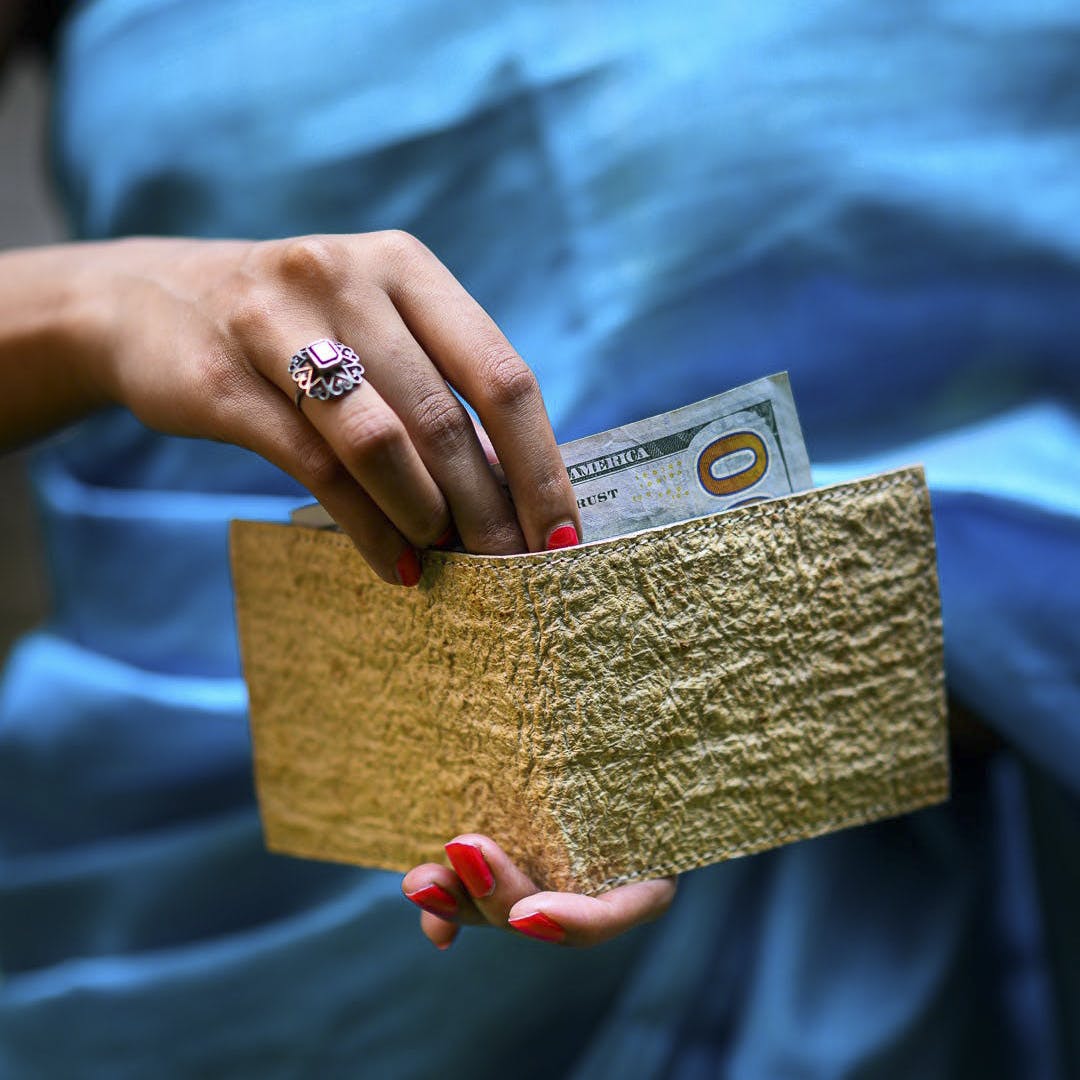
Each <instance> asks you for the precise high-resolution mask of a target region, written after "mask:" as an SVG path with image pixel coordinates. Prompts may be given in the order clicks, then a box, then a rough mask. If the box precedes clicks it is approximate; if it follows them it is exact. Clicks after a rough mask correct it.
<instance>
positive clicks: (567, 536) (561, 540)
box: [547, 525, 578, 551]
mask: <svg viewBox="0 0 1080 1080" xmlns="http://www.w3.org/2000/svg"><path fill="white" fill-rule="evenodd" d="M577 542H578V535H577V529H575V528H574V526H573V525H560V526H559V527H558V528H557V529H552V530H551V535H550V536H548V538H547V549H548V551H555V550H556V548H568V547H577Z"/></svg>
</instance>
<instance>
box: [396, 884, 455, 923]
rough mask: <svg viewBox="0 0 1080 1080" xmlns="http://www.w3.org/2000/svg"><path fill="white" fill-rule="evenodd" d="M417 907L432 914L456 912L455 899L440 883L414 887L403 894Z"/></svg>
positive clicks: (444, 914)
mask: <svg viewBox="0 0 1080 1080" xmlns="http://www.w3.org/2000/svg"><path fill="white" fill-rule="evenodd" d="M405 899H406V900H411V901H412V902H413V903H414V904H415V905H416V906H417V907H422V908H423V909H424V910H425V911H430V912H431V914H432V915H443V916H450V915H454V914H456V913H457V901H456V900H455V899H454V897H453V895H452V894H451V893H448V892H447V891H446V890H445V889H444V888H443V887H442V886H441V885H436V884H435V883H434V882H432V883H431V884H430V885H425V886H424V887H423V888H422V889H414V890H413V891H412V892H407V893H406V894H405Z"/></svg>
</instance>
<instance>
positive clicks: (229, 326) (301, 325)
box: [65, 232, 580, 585]
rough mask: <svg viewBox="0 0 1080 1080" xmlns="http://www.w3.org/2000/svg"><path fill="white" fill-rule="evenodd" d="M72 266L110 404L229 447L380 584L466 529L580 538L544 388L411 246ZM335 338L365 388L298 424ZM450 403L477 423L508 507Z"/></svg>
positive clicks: (481, 542) (262, 250)
mask: <svg viewBox="0 0 1080 1080" xmlns="http://www.w3.org/2000/svg"><path fill="white" fill-rule="evenodd" d="M65 250H67V251H70V252H73V253H75V254H76V256H77V257H76V258H75V259H73V260H71V261H69V263H68V266H69V267H70V268H73V269H71V271H70V272H71V273H72V276H73V278H74V279H75V280H76V281H77V283H78V287H79V290H80V292H79V295H80V297H81V301H80V305H79V310H80V311H81V312H82V313H83V316H84V317H83V321H82V324H81V327H80V328H81V330H82V331H83V333H82V334H81V341H82V342H83V345H82V348H83V349H84V351H87V346H86V342H88V341H89V342H94V343H96V348H94V349H91V350H88V359H87V360H86V366H87V371H88V373H89V376H90V378H91V380H92V381H93V382H94V384H95V386H96V387H98V388H100V390H101V392H102V395H103V396H104V397H105V398H107V399H109V400H113V401H116V402H119V403H121V404H124V405H126V406H127V407H128V408H130V409H131V410H132V411H133V412H134V413H135V414H136V415H137V416H139V418H140V419H142V420H143V421H144V422H145V423H147V424H148V425H150V426H151V427H155V428H157V429H159V430H162V431H166V432H170V433H174V434H181V435H190V436H200V437H207V438H213V439H218V440H225V441H228V442H232V443H237V444H239V445H241V446H245V447H247V448H249V449H251V450H254V451H256V452H257V453H259V454H261V455H262V456H263V457H265V458H267V459H268V460H270V461H271V462H273V463H274V464H275V465H277V466H279V467H280V468H282V469H284V470H285V471H286V472H288V473H290V474H291V475H292V476H293V477H295V478H296V479H297V480H298V481H300V483H301V484H303V485H304V486H305V487H306V488H307V489H308V490H309V491H311V492H312V494H313V495H314V496H315V497H316V498H317V499H318V500H319V501H320V502H321V503H322V504H323V506H325V507H326V509H327V510H328V511H329V512H330V514H331V515H332V516H333V517H334V519H335V520H336V521H337V522H338V523H339V524H340V525H341V527H342V528H343V529H344V530H345V531H346V532H347V533H348V534H349V536H350V537H351V538H352V539H353V541H354V542H355V544H356V546H357V547H358V548H359V549H360V551H361V552H362V554H363V555H364V557H365V558H366V559H367V560H368V562H369V563H370V564H371V566H372V567H373V568H374V569H375V571H376V572H377V573H378V574H379V575H381V576H382V577H383V578H384V579H385V580H387V581H390V582H395V581H396V582H400V583H402V584H406V585H414V584H416V581H417V580H418V579H419V576H420V565H419V560H418V557H417V550H418V549H423V548H426V547H430V546H433V545H436V544H437V543H439V542H440V541H443V542H445V541H446V539H447V538H448V537H449V536H451V535H452V534H453V531H455V530H456V532H457V533H458V535H459V536H460V538H461V541H462V543H463V545H464V547H465V548H466V549H467V550H469V551H473V552H481V553H485V554H509V553H513V552H521V551H526V550H529V551H540V550H544V549H545V547H547V546H548V541H549V538H550V537H551V534H552V533H553V532H555V531H556V530H558V529H562V531H561V532H560V533H558V534H557V537H556V539H557V540H558V539H563V540H564V541H565V538H566V537H568V536H569V531H568V530H567V529H566V528H565V527H566V526H570V528H571V529H572V530H573V536H572V537H570V538H571V539H572V540H575V542H576V537H577V536H579V535H580V521H579V518H578V512H577V504H576V501H575V498H574V494H573V490H572V488H571V487H570V482H569V479H568V477H567V474H566V470H565V468H564V467H563V465H562V461H561V459H560V457H559V454H558V451H557V449H556V445H555V438H554V435H553V434H552V430H551V424H550V422H549V420H548V417H547V413H546V410H545V407H544V403H543V400H542V398H541V394H540V390H539V387H538V385H537V381H536V378H535V377H534V375H533V373H532V372H531V371H530V369H529V368H528V367H527V366H526V364H525V363H524V362H523V361H522V359H521V358H520V357H519V356H518V355H517V354H516V353H515V352H514V350H513V348H512V347H511V345H510V344H509V342H508V341H507V340H506V338H505V337H504V336H503V335H502V333H501V332H500V331H499V329H498V327H497V326H496V325H495V323H494V322H493V321H492V320H491V318H490V317H489V316H488V315H487V314H486V313H485V312H484V311H483V310H482V309H481V307H480V306H479V305H478V304H477V303H476V301H475V300H473V299H472V297H471V296H469V294H468V293H467V292H466V291H465V289H464V288H463V287H462V286H461V285H460V284H459V283H458V282H457V281H456V280H455V279H454V277H453V275H451V274H450V272H449V271H448V270H447V269H446V268H445V267H444V266H443V265H442V264H441V263H440V262H439V261H438V260H437V259H436V258H435V256H434V255H432V254H431V252H430V251H428V250H427V248H425V247H424V246H423V245H422V244H421V243H420V242H419V241H418V240H415V239H414V238H412V237H411V236H408V235H406V234H402V233H396V232H388V233H371V234H364V235H354V236H323V237H301V238H299V239H290V240H280V241H269V242H264V243H251V242H246V241H221V242H218V241H201V240H146V239H139V240H126V241H118V242H112V243H107V244H98V245H74V246H72V247H71V248H68V249H65ZM88 297H89V298H90V299H89V300H88ZM87 312H89V313H90V316H89V318H87V317H86V313H87ZM324 337H328V338H331V339H335V340H339V341H342V342H344V343H345V344H346V345H349V346H350V347H352V348H353V349H354V350H355V351H356V352H357V353H358V354H359V356H360V359H361V362H362V363H363V365H364V367H365V369H366V371H365V376H364V381H363V383H362V384H361V385H360V386H359V387H358V388H357V389H355V390H352V391H350V392H348V393H347V394H345V395H344V396H343V397H341V398H338V399H333V400H330V401H326V402H324V401H317V400H313V399H308V398H305V399H304V400H303V403H302V405H303V411H302V412H300V411H298V410H297V409H296V407H295V404H294V398H295V391H296V386H295V384H294V383H293V381H292V378H291V376H290V374H289V372H288V362H289V359H290V357H291V356H292V355H293V354H294V353H295V352H297V351H298V350H299V349H300V348H301V347H303V346H305V345H307V344H309V343H310V342H312V341H315V340H317V339H319V338H324ZM451 386H453V387H454V388H456V389H457V390H458V392H459V393H460V394H461V395H462V396H463V397H464V398H465V399H466V400H467V401H468V402H469V403H470V404H471V405H472V406H473V408H474V409H475V410H476V412H477V414H478V415H479V417H480V420H481V422H482V425H483V427H484V428H485V429H486V431H487V433H488V435H489V436H490V439H491V443H492V444H493V445H494V450H495V453H496V454H497V455H498V458H499V460H500V462H501V464H502V467H503V470H504V472H505V475H506V478H507V482H508V484H509V487H510V491H511V493H512V496H513V504H511V502H510V500H509V499H508V498H507V496H506V494H505V492H504V491H503V489H502V488H501V486H500V485H499V483H498V482H497V481H496V480H495V478H494V477H493V475H492V472H491V469H490V467H489V465H488V460H487V457H486V455H485V452H484V448H483V447H482V445H481V442H480V439H479V437H478V435H477V432H476V431H475V430H474V427H473V424H472V422H471V420H470V418H469V415H468V413H467V412H466V410H465V409H464V408H463V407H462V405H461V403H460V402H459V401H458V400H457V398H456V397H455V396H454V394H453V393H452V392H451V389H450V387H451Z"/></svg>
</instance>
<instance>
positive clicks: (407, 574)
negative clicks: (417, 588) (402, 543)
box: [396, 548, 420, 589]
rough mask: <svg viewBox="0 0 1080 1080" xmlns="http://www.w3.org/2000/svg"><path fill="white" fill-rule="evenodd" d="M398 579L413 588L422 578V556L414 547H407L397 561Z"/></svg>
mask: <svg viewBox="0 0 1080 1080" xmlns="http://www.w3.org/2000/svg"><path fill="white" fill-rule="evenodd" d="M396 569H397V576H398V581H400V582H401V584H402V585H405V586H406V587H408V588H410V589H411V588H412V587H413V586H414V585H415V584H416V583H417V582H418V581H419V580H420V557H419V556H418V555H417V554H416V552H415V551H413V549H412V548H406V549H405V550H404V551H403V552H402V553H401V556H400V558H399V559H398V561H397V567H396Z"/></svg>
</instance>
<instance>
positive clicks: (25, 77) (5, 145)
mask: <svg viewBox="0 0 1080 1080" xmlns="http://www.w3.org/2000/svg"><path fill="white" fill-rule="evenodd" d="M46 108H47V102H46V98H45V89H44V81H43V79H42V77H41V72H40V70H39V69H38V67H37V65H36V64H35V62H34V61H33V60H31V59H30V58H28V57H15V58H14V59H13V61H12V63H10V64H9V65H8V67H7V69H6V70H4V71H2V72H0V248H9V247H19V246H26V245H28V244H42V243H47V242H49V241H52V240H56V239H58V238H60V237H61V236H62V235H63V229H62V226H61V223H60V217H59V214H58V213H57V210H56V207H55V206H54V205H53V204H52V202H51V200H50V197H49V192H48V189H47V184H46V181H45V140H44V133H45V112H46ZM45 603H46V596H45V584H44V575H43V572H42V568H41V561H40V552H39V545H38V541H37V529H36V523H35V521H34V515H33V507H32V503H31V501H30V493H29V488H28V485H27V483H26V460H25V455H23V454H0V662H2V659H3V658H4V657H6V656H7V653H8V650H9V649H10V647H11V644H12V642H13V641H14V639H15V638H16V637H17V636H18V635H19V634H20V633H22V631H23V630H25V629H27V628H28V627H30V626H33V625H34V624H35V623H36V622H38V621H40V620H41V618H42V617H43V616H44V612H45Z"/></svg>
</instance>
